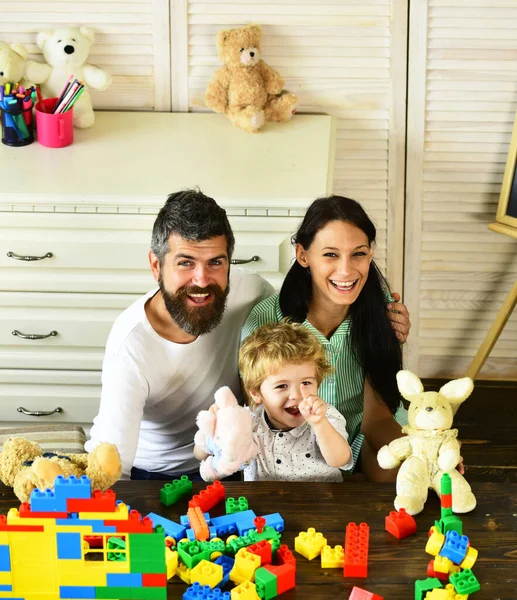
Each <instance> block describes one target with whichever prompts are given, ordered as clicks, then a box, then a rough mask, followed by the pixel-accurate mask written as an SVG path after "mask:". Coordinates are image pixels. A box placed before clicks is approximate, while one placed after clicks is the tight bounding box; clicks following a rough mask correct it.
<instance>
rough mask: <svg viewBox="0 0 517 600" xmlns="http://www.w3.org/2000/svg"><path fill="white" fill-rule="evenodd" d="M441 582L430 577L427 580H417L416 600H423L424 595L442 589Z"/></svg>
mask: <svg viewBox="0 0 517 600" xmlns="http://www.w3.org/2000/svg"><path fill="white" fill-rule="evenodd" d="M442 587H443V586H442V584H441V583H440V580H439V579H437V578H436V577H428V578H427V579H417V580H416V581H415V600H423V598H424V595H425V594H426V593H427V592H430V591H431V590H434V589H435V588H442Z"/></svg>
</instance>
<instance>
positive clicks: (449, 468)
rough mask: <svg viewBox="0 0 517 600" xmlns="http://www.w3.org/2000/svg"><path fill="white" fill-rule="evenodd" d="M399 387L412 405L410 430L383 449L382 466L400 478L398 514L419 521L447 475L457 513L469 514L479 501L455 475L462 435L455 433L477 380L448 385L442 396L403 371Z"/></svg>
mask: <svg viewBox="0 0 517 600" xmlns="http://www.w3.org/2000/svg"><path fill="white" fill-rule="evenodd" d="M397 384H398V388H399V391H400V393H401V394H402V396H403V397H404V398H405V399H406V400H409V402H410V404H409V412H408V421H409V425H408V426H406V427H403V428H402V433H406V434H407V435H406V436H404V437H401V438H398V439H396V440H393V441H392V442H391V443H390V444H388V445H387V446H383V447H382V448H381V449H380V450H379V453H378V454H377V461H378V463H379V465H380V466H381V467H382V468H383V469H394V468H395V467H398V466H399V465H400V463H401V462H402V463H403V464H402V466H401V467H400V470H399V472H398V474H397V497H396V498H395V508H396V509H397V510H400V509H401V508H405V509H406V511H407V512H408V513H409V514H410V515H417V514H418V513H419V512H421V511H422V509H423V508H424V504H425V501H426V500H427V493H428V490H429V489H434V491H435V492H436V493H437V494H438V496H439V495H440V482H441V478H442V475H443V474H444V473H449V475H450V476H451V479H452V510H453V511H454V512H455V513H466V512H470V511H471V510H473V509H474V507H475V506H476V498H475V496H474V494H473V493H472V490H471V489H470V485H469V484H468V483H467V481H466V480H465V478H464V477H463V475H460V473H459V471H457V470H456V466H457V465H458V463H459V462H460V460H461V457H460V445H459V442H458V440H457V436H458V430H457V429H451V426H452V420H453V417H454V413H455V412H456V410H457V409H458V407H459V406H460V404H461V403H462V402H464V401H465V400H466V399H467V398H468V397H469V396H470V394H471V393H472V390H473V389H474V384H473V382H472V379H470V378H468V377H463V378H462V379H455V380H453V381H449V383H446V384H445V385H443V386H442V387H441V388H440V391H439V392H424V386H423V385H422V382H421V381H420V379H419V378H418V377H417V376H416V375H415V374H414V373H411V371H399V372H398V373H397Z"/></svg>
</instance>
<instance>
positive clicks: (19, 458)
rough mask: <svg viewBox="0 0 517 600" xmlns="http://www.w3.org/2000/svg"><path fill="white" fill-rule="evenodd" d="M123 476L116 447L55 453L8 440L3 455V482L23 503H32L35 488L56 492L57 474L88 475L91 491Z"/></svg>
mask: <svg viewBox="0 0 517 600" xmlns="http://www.w3.org/2000/svg"><path fill="white" fill-rule="evenodd" d="M121 474H122V466H121V461H120V455H119V453H118V450H117V448H116V446H114V445H113V444H106V443H104V444H99V445H98V446H97V447H96V448H95V450H93V452H91V453H90V454H86V453H83V454H60V455H58V454H53V453H45V454H43V452H42V451H41V447H40V445H39V444H38V443H37V442H31V441H29V440H26V439H25V438H21V437H12V438H9V439H8V440H7V441H6V442H5V444H4V447H3V450H2V452H0V481H2V483H3V484H4V485H8V486H9V487H12V488H13V491H14V493H15V494H16V496H17V497H18V499H19V500H20V501H21V502H29V501H30V496H31V492H32V490H33V489H35V488H38V489H40V490H47V489H54V481H55V479H56V477H57V476H58V475H64V476H65V477H69V476H70V475H75V476H76V477H81V476H82V475H87V476H88V477H89V479H90V480H91V483H92V490H96V489H99V490H101V491H104V490H107V489H108V488H109V487H111V486H112V485H113V484H114V483H115V482H116V481H117V480H118V479H119V478H120V475H121Z"/></svg>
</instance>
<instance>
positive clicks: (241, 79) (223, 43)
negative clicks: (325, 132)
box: [205, 25, 297, 133]
mask: <svg viewBox="0 0 517 600" xmlns="http://www.w3.org/2000/svg"><path fill="white" fill-rule="evenodd" d="M261 39H262V30H261V29H260V27H259V26H258V25H247V26H245V27H239V28H237V29H229V30H226V31H220V32H219V33H218V35H217V50H218V52H219V58H220V59H221V61H222V62H223V63H224V66H223V67H220V68H219V69H218V70H217V71H216V72H215V73H214V75H213V77H212V81H211V82H210V84H209V86H208V88H207V90H206V95H205V102H206V105H207V106H208V107H209V108H211V109H213V110H215V112H218V113H225V114H226V116H227V117H228V118H229V119H230V121H231V122H232V123H233V124H234V125H237V127H240V128H241V129H244V131H248V132H249V133H257V132H258V131H259V129H260V128H261V127H262V125H264V122H265V121H275V122H277V123H283V122H285V121H289V119H291V117H292V116H293V114H294V112H295V109H296V103H297V98H296V96H295V95H294V94H290V93H289V92H287V91H285V90H282V86H283V85H284V82H283V80H282V78H281V77H280V75H279V73H278V71H275V69H273V68H272V67H269V66H268V65H267V64H266V63H265V62H264V61H263V60H262V59H261V58H260V55H261Z"/></svg>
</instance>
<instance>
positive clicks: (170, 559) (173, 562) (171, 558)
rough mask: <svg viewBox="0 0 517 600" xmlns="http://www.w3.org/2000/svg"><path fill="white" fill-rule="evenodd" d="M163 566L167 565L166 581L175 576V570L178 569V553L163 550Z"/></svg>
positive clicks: (166, 549)
mask: <svg viewBox="0 0 517 600" xmlns="http://www.w3.org/2000/svg"><path fill="white" fill-rule="evenodd" d="M165 564H166V565H167V579H170V578H171V577H174V575H176V569H177V568H178V553H177V552H175V551H173V550H171V549H170V548H165Z"/></svg>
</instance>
